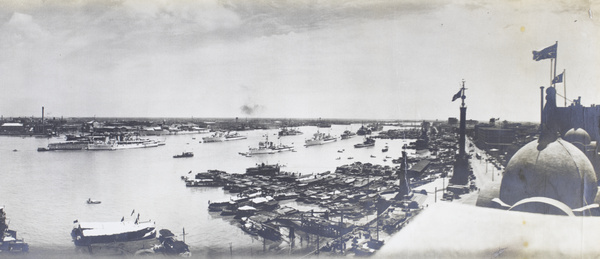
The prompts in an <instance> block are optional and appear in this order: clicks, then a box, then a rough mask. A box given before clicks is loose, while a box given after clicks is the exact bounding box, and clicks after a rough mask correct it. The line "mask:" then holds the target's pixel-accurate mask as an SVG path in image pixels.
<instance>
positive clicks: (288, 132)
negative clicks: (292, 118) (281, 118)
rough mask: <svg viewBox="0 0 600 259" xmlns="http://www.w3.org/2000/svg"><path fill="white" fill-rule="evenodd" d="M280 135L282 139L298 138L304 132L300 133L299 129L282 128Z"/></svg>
mask: <svg viewBox="0 0 600 259" xmlns="http://www.w3.org/2000/svg"><path fill="white" fill-rule="evenodd" d="M278 135H279V136H280V137H283V136H296V135H302V131H299V130H297V129H288V128H285V127H284V128H281V130H280V131H279V133H278Z"/></svg>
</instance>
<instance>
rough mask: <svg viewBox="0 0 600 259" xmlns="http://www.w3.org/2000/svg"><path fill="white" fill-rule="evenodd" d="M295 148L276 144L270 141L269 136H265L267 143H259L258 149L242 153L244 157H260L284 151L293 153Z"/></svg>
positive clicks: (250, 149)
mask: <svg viewBox="0 0 600 259" xmlns="http://www.w3.org/2000/svg"><path fill="white" fill-rule="evenodd" d="M293 150H294V147H293V146H288V145H284V144H282V143H281V142H280V143H279V144H275V143H273V142H272V141H269V136H268V135H265V141H260V142H258V147H255V148H249V149H248V152H246V153H240V154H241V155H244V156H252V155H260V154H274V153H278V152H284V151H293Z"/></svg>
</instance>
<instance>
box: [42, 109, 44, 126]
mask: <svg viewBox="0 0 600 259" xmlns="http://www.w3.org/2000/svg"><path fill="white" fill-rule="evenodd" d="M42 123H44V106H42Z"/></svg>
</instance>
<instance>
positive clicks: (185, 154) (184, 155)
mask: <svg viewBox="0 0 600 259" xmlns="http://www.w3.org/2000/svg"><path fill="white" fill-rule="evenodd" d="M193 156H194V153H192V152H182V153H181V155H174V156H173V158H182V157H193Z"/></svg>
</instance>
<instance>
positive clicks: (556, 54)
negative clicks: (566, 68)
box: [552, 41, 558, 87]
mask: <svg viewBox="0 0 600 259" xmlns="http://www.w3.org/2000/svg"><path fill="white" fill-rule="evenodd" d="M556 64H558V41H556V53H554V76H553V77H552V78H555V77H556ZM555 85H556V83H554V84H552V87H555Z"/></svg>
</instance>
